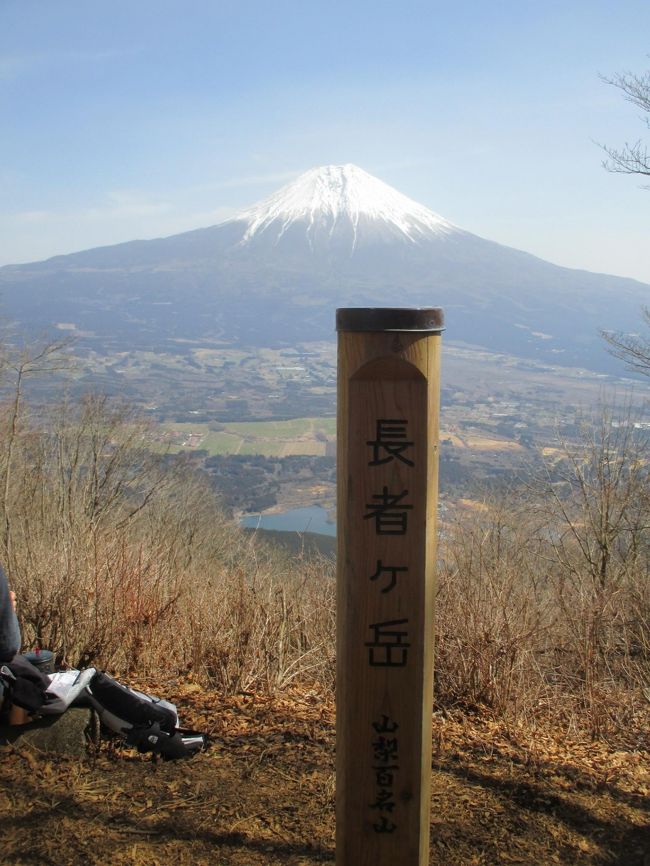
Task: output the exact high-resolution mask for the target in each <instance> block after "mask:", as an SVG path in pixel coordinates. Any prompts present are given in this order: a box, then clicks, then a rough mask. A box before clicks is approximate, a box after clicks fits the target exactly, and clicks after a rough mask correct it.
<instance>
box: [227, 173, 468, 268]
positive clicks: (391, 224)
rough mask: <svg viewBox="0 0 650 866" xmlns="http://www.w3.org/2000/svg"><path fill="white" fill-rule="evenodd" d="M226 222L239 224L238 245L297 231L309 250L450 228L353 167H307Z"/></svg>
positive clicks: (412, 239) (409, 238)
mask: <svg viewBox="0 0 650 866" xmlns="http://www.w3.org/2000/svg"><path fill="white" fill-rule="evenodd" d="M228 222H231V223H245V225H246V228H245V231H244V234H243V237H242V240H241V242H240V243H241V244H242V245H243V246H251V245H253V244H255V242H259V241H263V242H264V243H267V244H268V243H272V244H275V245H277V244H278V243H281V241H282V239H283V237H285V235H293V236H294V237H297V236H298V235H300V236H302V237H303V238H305V239H306V241H307V243H308V244H309V245H310V246H311V247H312V248H314V249H316V248H320V249H323V248H327V247H330V246H332V245H336V246H338V247H339V248H340V249H341V250H343V251H345V250H346V247H347V251H348V252H349V253H353V252H354V250H355V249H356V248H357V245H358V244H363V243H376V242H377V241H378V240H388V239H394V240H401V241H404V242H406V243H410V244H417V243H421V242H423V241H426V240H427V238H428V239H431V238H432V237H437V236H440V235H446V234H449V233H450V232H453V231H455V230H456V229H455V226H453V225H452V224H451V223H450V222H449V221H448V220H446V219H444V217H441V216H439V215H438V214H436V213H433V211H430V210H429V209H428V208H426V207H424V206H423V205H421V204H418V203H417V202H416V201H413V199H410V198H408V197H407V196H405V195H402V193H401V192H398V191H397V190H396V189H393V187H391V186H388V184H385V183H383V182H382V181H381V180H378V179H377V178H376V177H373V176H372V175H370V174H368V173H367V172H365V171H363V169H360V168H358V167H357V166H355V165H350V164H348V165H326V166H323V167H322V168H313V169H311V170H310V171H307V172H305V173H304V174H301V175H300V177H299V178H298V179H297V180H295V181H293V183H290V184H288V185H287V186H285V187H283V188H282V189H280V190H278V192H276V193H274V194H273V195H272V196H270V197H269V198H267V199H265V200H264V201H261V202H259V203H258V204H256V205H253V206H252V207H251V208H249V209H247V210H244V211H242V212H241V213H239V214H237V215H236V216H235V217H233V218H232V219H231V220H229V221H228Z"/></svg>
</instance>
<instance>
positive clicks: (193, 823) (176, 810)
mask: <svg viewBox="0 0 650 866" xmlns="http://www.w3.org/2000/svg"><path fill="white" fill-rule="evenodd" d="M140 686H145V687H146V686H147V684H142V683H141V684H140ZM149 690H150V691H155V690H154V689H152V688H151V686H149ZM157 692H158V693H159V694H161V693H162V692H161V690H160V688H158V690H157ZM164 696H165V697H168V698H169V699H171V700H174V701H175V702H176V703H177V704H178V708H179V714H180V715H181V721H182V722H183V724H184V725H186V726H188V727H194V728H197V729H200V730H205V731H208V732H209V733H210V735H211V736H212V744H211V746H210V748H209V749H208V751H206V752H204V753H201V754H199V755H197V756H195V757H194V758H192V759H191V760H189V761H179V762H155V761H152V759H151V756H141V755H138V754H137V753H135V752H132V751H129V750H122V749H114V748H110V747H108V746H107V745H103V746H102V747H101V748H100V750H99V751H98V753H96V754H95V755H93V756H91V757H89V759H88V760H86V761H79V760H72V759H69V758H61V757H57V758H52V757H48V758H45V757H44V756H41V755H36V754H34V753H32V752H29V751H27V750H26V749H24V748H23V749H17V748H14V747H9V746H7V747H2V748H0V862H1V863H2V864H14V866H26V864H39V866H49V864H51V866H67V864H75V866H76V864H102V866H105V864H111V866H170V864H173V866H190V864H191V866H202V864H206V866H207V864H210V866H226V864H227V866H231V864H232V866H275V864H283V866H312V864H320V863H330V864H334V708H333V705H332V702H331V701H329V700H326V699H325V698H324V697H323V696H322V695H320V694H318V693H317V692H305V691H295V692H292V693H291V694H287V695H284V696H283V697H281V698H275V699H273V700H271V699H269V698H262V697H259V696H254V695H240V696H238V697H236V698H230V699H227V700H223V699H219V698H217V697H215V696H214V695H212V694H211V693H208V692H205V691H203V690H202V689H200V688H199V687H198V686H195V685H192V684H191V683H190V684H185V685H183V686H181V685H179V684H176V685H174V684H171V685H170V686H169V687H168V688H167V690H166V691H165V693H164ZM646 730H647V729H646ZM431 799H432V809H431V856H430V864H440V866H443V864H444V866H481V864H485V866H497V864H512V863H520V864H529V866H553V864H566V866H581V864H594V866H595V864H619V866H650V814H649V813H650V753H649V751H648V741H647V739H646V740H645V741H644V742H639V741H637V742H634V741H632V742H631V743H628V744H626V745H625V747H623V746H622V745H620V744H619V746H618V748H614V747H613V746H608V745H606V744H603V743H596V744H594V743H590V742H587V741H585V742H568V741H566V740H565V739H562V738H559V737H556V736H552V735H550V734H549V733H548V732H547V733H544V732H543V731H542V730H538V731H531V730H523V729H520V728H514V729H513V728H508V727H507V726H506V725H505V724H503V723H502V722H498V721H495V720H493V719H490V718H489V717H488V716H486V715H483V716H473V717H466V716H462V715H461V714H458V715H453V716H448V715H447V716H442V715H436V716H435V717H434V738H433V768H432V797H431ZM395 866H398V864H395Z"/></svg>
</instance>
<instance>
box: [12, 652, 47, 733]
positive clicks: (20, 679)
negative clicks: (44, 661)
mask: <svg viewBox="0 0 650 866" xmlns="http://www.w3.org/2000/svg"><path fill="white" fill-rule="evenodd" d="M49 685H50V680H49V677H47V676H45V674H42V673H41V672H40V671H39V670H38V668H36V667H34V665H33V664H31V662H30V661H29V660H28V659H26V658H25V657H24V656H21V655H15V656H14V657H13V658H12V659H11V661H8V662H5V663H4V664H2V666H0V723H6V722H7V720H8V718H9V711H10V709H11V708H12V706H16V707H20V708H21V709H23V710H26V711H27V712H28V713H29V714H30V715H32V714H34V713H37V712H39V711H40V710H41V708H42V707H43V705H44V704H45V702H46V701H47V696H46V692H47V689H48V686H49Z"/></svg>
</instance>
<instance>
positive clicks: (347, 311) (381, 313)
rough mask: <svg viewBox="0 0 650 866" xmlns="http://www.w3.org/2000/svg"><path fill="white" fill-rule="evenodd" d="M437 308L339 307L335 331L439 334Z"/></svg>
mask: <svg viewBox="0 0 650 866" xmlns="http://www.w3.org/2000/svg"><path fill="white" fill-rule="evenodd" d="M444 326H445V317H444V314H443V311H442V309H441V308H440V307H341V308H339V309H338V310H337V311H336V330H337V331H375V332H382V331H383V332H390V331H411V332H415V333H417V332H420V333H429V334H439V333H440V332H441V331H444V329H445V327H444Z"/></svg>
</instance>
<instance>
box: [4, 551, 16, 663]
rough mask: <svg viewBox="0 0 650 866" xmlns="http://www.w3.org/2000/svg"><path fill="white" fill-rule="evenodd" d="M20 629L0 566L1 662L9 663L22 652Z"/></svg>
mask: <svg viewBox="0 0 650 866" xmlns="http://www.w3.org/2000/svg"><path fill="white" fill-rule="evenodd" d="M20 644H21V640H20V629H19V627H18V619H17V618H16V612H15V610H14V605H13V602H12V600H11V596H10V595H9V585H8V584H7V578H6V576H5V573H4V571H3V569H2V566H0V661H9V659H11V658H13V657H14V656H15V655H16V653H17V652H18V651H19V650H20Z"/></svg>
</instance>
